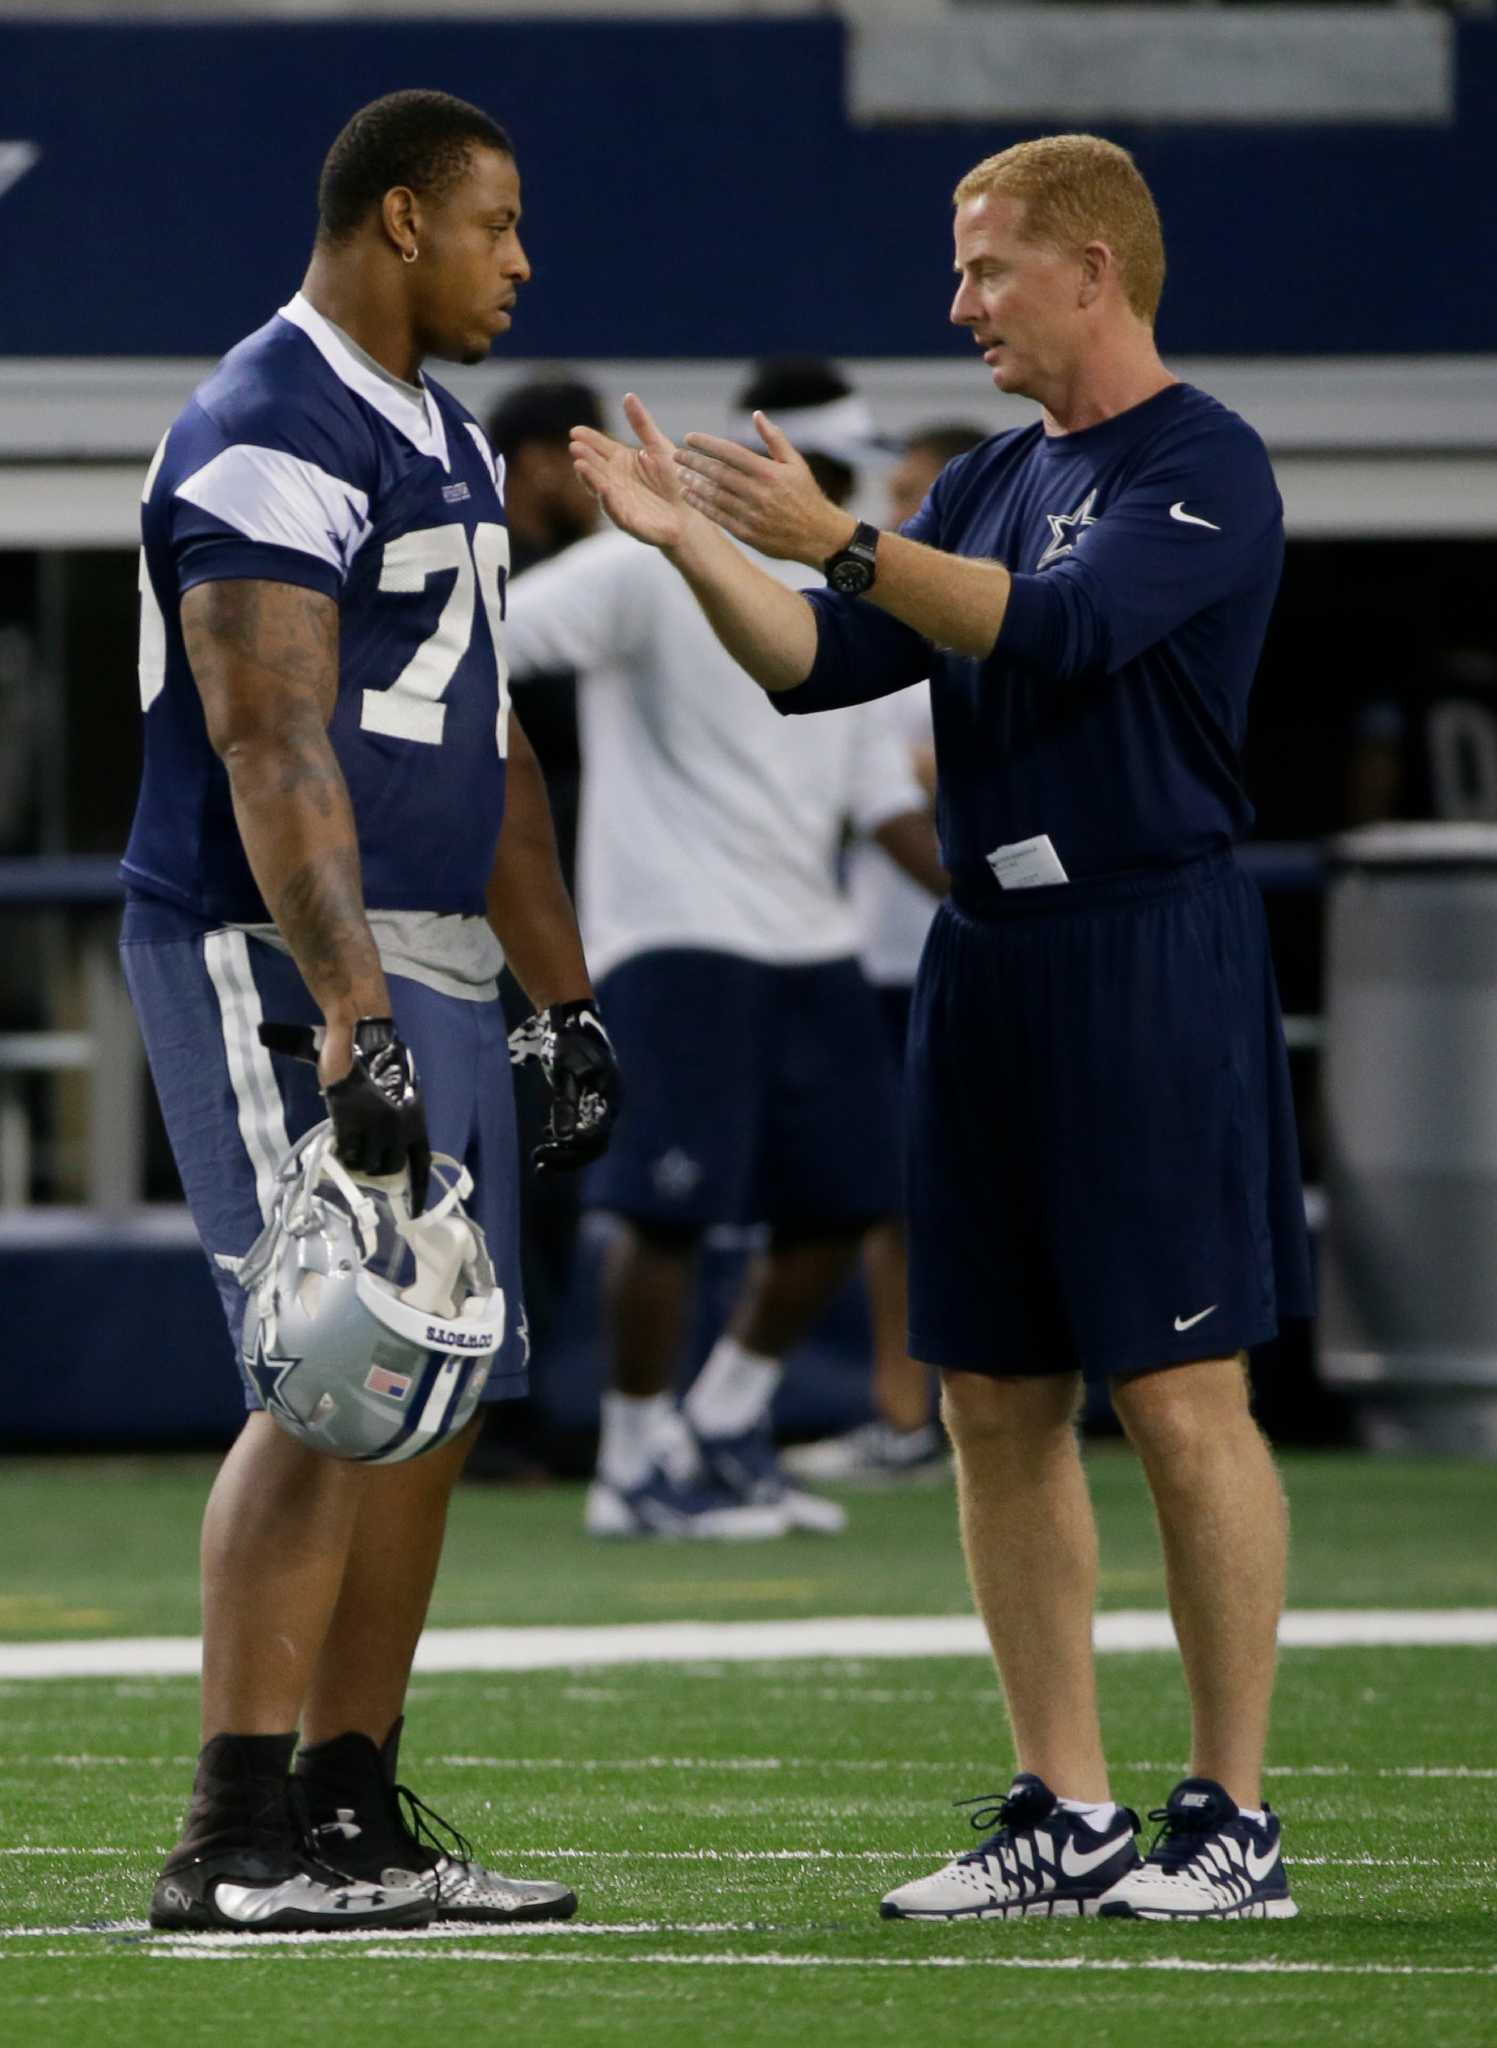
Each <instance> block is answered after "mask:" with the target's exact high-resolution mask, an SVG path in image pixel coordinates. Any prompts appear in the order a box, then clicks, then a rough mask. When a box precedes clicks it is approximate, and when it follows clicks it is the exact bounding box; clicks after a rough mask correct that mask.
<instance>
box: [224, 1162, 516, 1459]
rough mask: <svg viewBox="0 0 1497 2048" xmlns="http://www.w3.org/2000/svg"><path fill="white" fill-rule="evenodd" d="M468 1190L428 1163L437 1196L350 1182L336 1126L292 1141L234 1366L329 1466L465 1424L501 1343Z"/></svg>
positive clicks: (397, 1454) (427, 1443)
mask: <svg viewBox="0 0 1497 2048" xmlns="http://www.w3.org/2000/svg"><path fill="white" fill-rule="evenodd" d="M472 1188H473V1183H472V1179H471V1177H470V1175H469V1174H468V1172H467V1170H466V1169H465V1168H464V1167H462V1166H461V1165H459V1163H458V1162H457V1161H456V1160H455V1159H450V1158H447V1157H446V1156H445V1155H442V1154H438V1155H437V1156H436V1157H435V1158H434V1159H433V1160H432V1195H433V1197H434V1199H432V1200H431V1201H430V1202H429V1203H428V1206H427V1207H426V1209H425V1210H424V1211H423V1212H422V1213H421V1214H420V1215H419V1216H413V1215H412V1214H411V1210H410V1203H409V1199H408V1197H409V1183H408V1180H406V1179H405V1178H404V1177H401V1178H399V1179H396V1178H393V1177H384V1178H381V1179H377V1180H376V1179H373V1178H363V1177H359V1176H355V1175H353V1174H350V1173H349V1172H348V1171H347V1169H346V1168H345V1167H344V1166H343V1165H342V1163H341V1162H340V1161H339V1159H338V1157H337V1154H336V1152H335V1150H334V1144H333V1129H332V1125H331V1124H330V1123H323V1124H318V1125H317V1126H316V1127H315V1128H314V1129H313V1130H311V1131H309V1132H308V1133H307V1134H306V1136H305V1137H303V1138H302V1139H300V1140H299V1141H298V1143H297V1144H296V1145H294V1146H293V1147H292V1149H291V1151H290V1153H289V1154H288V1155H287V1157H286V1159H285V1161H284V1162H283V1164H282V1166H281V1168H280V1171H279V1173H278V1174H277V1177H276V1187H275V1196H274V1201H273V1205H272V1211H271V1217H270V1221H269V1222H268V1223H267V1224H266V1226H265V1229H264V1230H263V1231H262V1232H261V1234H260V1237H259V1238H258V1239H257V1241H256V1242H255V1244H254V1245H253V1246H251V1248H250V1250H249V1252H248V1253H247V1254H246V1256H245V1258H244V1261H243V1264H242V1266H241V1267H240V1270H239V1280H240V1284H241V1286H243V1288H244V1289H245V1292H246V1294H247V1295H248V1297H249V1299H248V1303H247V1307H246V1311H245V1324H244V1344H243V1353H244V1370H245V1377H246V1379H247V1380H248V1382H249V1384H250V1387H251V1389H252V1390H253V1391H254V1393H255V1394H256V1395H257V1396H258V1398H259V1399H260V1401H261V1402H262V1403H263V1404H264V1407H265V1409H266V1411H267V1413H269V1414H270V1415H271V1416H272V1417H273V1418H274V1419H275V1421H276V1422H278V1423H279V1424H280V1425H281V1427H282V1428H283V1429H285V1430H287V1431H288V1432H289V1433H290V1434H291V1435H292V1436H294V1437H296V1438H298V1439H299V1440H300V1441H301V1442H303V1443H305V1444H307V1445H309V1446H310V1447H311V1448H312V1449H314V1450H318V1451H322V1452H325V1453H326V1454H327V1455H328V1456H330V1457H335V1458H348V1459H354V1460H357V1461H359V1462H361V1463H365V1464H393V1463H397V1462H399V1461H402V1460H405V1459H408V1458H414V1457H419V1456H420V1455H421V1454H422V1453H423V1452H425V1451H429V1450H433V1449H435V1448H436V1447H437V1445H439V1444H443V1443H446V1442H448V1441H449V1440H450V1439H451V1438H452V1437H453V1436H455V1435H456V1434H457V1432H458V1431H459V1430H461V1429H463V1428H464V1427H465V1426H466V1425H467V1423H468V1422H469V1421H470V1420H471V1419H472V1416H473V1412H474V1410H475V1409H476V1407H477V1405H478V1398H479V1395H480V1394H481V1393H482V1391H483V1387H484V1384H485V1382H486V1380H487V1378H488V1374H489V1367H490V1364H491V1362H492V1360H493V1358H494V1355H495V1353H496V1352H497V1351H498V1350H499V1347H500V1345H501V1344H502V1343H503V1341H504V1327H505V1301H504V1294H503V1290H502V1289H501V1288H500V1287H498V1286H497V1284H496V1282H495V1277H494V1267H493V1262H492V1261H491V1259H490V1258H489V1253H488V1246H487V1244H486V1243H485V1240H484V1235H483V1232H482V1230H481V1229H480V1228H479V1226H478V1225H477V1223H475V1222H474V1221H473V1219H472V1217H471V1216H469V1215H468V1213H467V1211H466V1209H465V1208H464V1207H463V1203H464V1200H465V1198H466V1197H467V1196H468V1195H469V1194H471V1192H472Z"/></svg>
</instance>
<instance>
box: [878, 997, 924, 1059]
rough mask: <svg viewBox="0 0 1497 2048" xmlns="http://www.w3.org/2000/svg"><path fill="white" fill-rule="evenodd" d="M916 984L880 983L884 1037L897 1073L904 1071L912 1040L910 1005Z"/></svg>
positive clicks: (880, 1006) (880, 1004)
mask: <svg viewBox="0 0 1497 2048" xmlns="http://www.w3.org/2000/svg"><path fill="white" fill-rule="evenodd" d="M914 996H915V989H914V984H913V983H912V982H908V981H881V982H880V983H879V984H878V1006H879V1008H880V1010H882V1012H883V1015H884V1037H885V1039H886V1040H887V1042H888V1047H889V1057H890V1058H891V1059H892V1060H893V1062H894V1071H895V1073H896V1074H903V1073H904V1063H905V1055H906V1053H907V1052H908V1050H909V1042H910V1005H911V1003H912V1002H913V1001H914Z"/></svg>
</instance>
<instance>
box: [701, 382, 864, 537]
mask: <svg viewBox="0 0 1497 2048" xmlns="http://www.w3.org/2000/svg"><path fill="white" fill-rule="evenodd" d="M753 418H754V425H755V426H756V427H757V428H758V430H759V438H760V440H762V441H763V443H764V446H765V449H766V450H767V453H765V454H763V455H760V454H758V453H756V452H755V450H754V449H752V448H744V447H742V446H741V445H740V444H739V443H738V442H737V441H724V440H721V439H719V437H718V436H717V435H715V434H688V435H687V436H686V439H685V441H684V442H683V443H682V444H681V446H680V447H679V448H677V449H675V450H674V451H673V452H674V457H675V462H676V466H677V468H678V470H679V472H680V474H681V477H682V481H683V485H684V490H685V497H686V502H687V504H688V505H690V506H692V507H694V508H695V509H696V510H697V511H698V512H702V513H705V514H706V516H707V518H709V519H710V520H712V522H713V523H714V524H715V525H717V526H721V527H722V528H723V529H724V530H725V531H726V532H728V533H731V534H733V535H734V536H735V537H736V538H737V539H738V540H741V541H746V542H747V543H748V545H749V546H750V547H751V548H757V549H758V551H759V553H760V554H761V555H773V556H775V557H777V558H778V559H779V560H780V561H785V562H804V563H805V564H806V566H807V567H808V568H812V569H819V568H820V567H821V565H822V563H823V562H824V561H825V560H826V558H827V556H828V555H834V554H835V553H836V552H837V550H838V549H839V548H841V547H845V546H846V545H847V542H848V541H849V540H850V539H851V537H852V532H853V528H854V527H855V526H856V524H857V522H856V520H855V519H854V518H853V517H852V515H851V513H849V512H843V511H840V510H839V509H838V507H837V506H835V505H834V504H833V503H832V501H831V499H830V498H828V497H826V496H824V495H823V493H822V490H821V487H820V485H819V484H818V483H817V481H816V479H815V477H814V476H812V474H811V470H810V466H809V465H808V463H807V462H806V459H805V457H804V456H803V455H800V454H798V453H797V451H796V450H795V449H794V448H793V447H792V446H791V445H790V442H789V441H788V440H787V439H786V437H785V435H784V434H782V433H781V431H780V429H779V428H778V427H777V426H776V425H775V423H774V421H773V420H772V419H770V418H769V417H768V415H767V414H765V413H762V412H756V413H755V414H754V416H753Z"/></svg>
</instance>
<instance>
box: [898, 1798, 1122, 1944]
mask: <svg viewBox="0 0 1497 2048" xmlns="http://www.w3.org/2000/svg"><path fill="white" fill-rule="evenodd" d="M957 1803H958V1804H959V1805H968V1804H973V1803H976V1804H977V1808H978V1810H977V1812H976V1813H974V1814H973V1816H972V1825H973V1827H975V1828H985V1827H990V1826H991V1825H992V1823H993V1822H994V1821H995V1820H996V1821H997V1823H998V1827H997V1831H996V1833H993V1834H990V1835H989V1836H988V1837H987V1839H986V1840H985V1841H983V1842H981V1843H979V1844H978V1846H977V1848H975V1849H969V1850H968V1851H967V1852H966V1854H965V1855H963V1856H958V1857H956V1858H955V1859H954V1860H953V1861H952V1862H950V1863H947V1864H945V1865H944V1866H943V1867H942V1868H941V1869H940V1870H937V1871H934V1872H933V1873H932V1874H931V1875H930V1876H929V1877H917V1878H916V1879H915V1880H914V1882H913V1883H911V1884H902V1885H900V1886H899V1888H898V1890H897V1891H892V1892H890V1893H889V1894H888V1896H887V1897H886V1898H885V1899H884V1901H883V1903H882V1904H881V1905H880V1907H879V1912H880V1914H881V1915H882V1917H883V1918H884V1919H885V1920H1021V1919H1023V1918H1024V1917H1025V1916H1026V1915H1027V1914H1040V1915H1042V1916H1044V1917H1046V1918H1056V1919H1058V1918H1060V1917H1062V1916H1063V1915H1070V1916H1071V1917H1073V1918H1075V1917H1078V1916H1080V1915H1082V1914H1091V1913H1095V1912H1096V1910H1097V1906H1098V1904H1099V1902H1100V1900H1101V1899H1102V1897H1103V1895H1104V1894H1105V1893H1107V1892H1108V1891H1110V1890H1112V1889H1113V1887H1114V1886H1115V1885H1116V1884H1117V1882H1118V1880H1119V1878H1121V1877H1123V1876H1124V1875H1125V1874H1126V1873H1127V1872H1128V1871H1130V1870H1132V1869H1134V1868H1136V1866H1137V1864H1138V1850H1137V1848H1136V1847H1135V1845H1134V1840H1133V1837H1134V1835H1135V1834H1136V1833H1137V1832H1138V1815H1137V1814H1136V1813H1133V1812H1132V1811H1131V1810H1130V1809H1129V1808H1128V1807H1126V1806H1120V1807H1118V1808H1117V1810H1116V1812H1115V1813H1114V1814H1113V1817H1112V1819H1111V1820H1110V1821H1109V1822H1108V1824H1107V1826H1106V1827H1104V1828H1100V1829H1098V1828H1094V1827H1092V1826H1091V1824H1090V1823H1089V1822H1088V1821H1087V1820H1085V1819H1084V1818H1083V1817H1082V1815H1080V1814H1079V1813H1070V1812H1068V1811H1067V1810H1066V1809H1065V1808H1064V1807H1063V1806H1061V1805H1060V1804H1059V1802H1058V1801H1057V1799H1056V1797H1055V1794H1054V1793H1053V1792H1052V1791H1051V1790H1050V1787H1049V1786H1048V1785H1047V1784H1046V1783H1045V1782H1044V1780H1043V1779H1042V1778H1037V1777H1036V1776H1035V1775H1034V1773H1033V1772H1032V1771H1021V1772H1020V1773H1019V1775H1018V1777H1016V1778H1015V1779H1014V1782H1013V1787H1012V1789H1011V1791H1010V1792H1009V1794H1008V1796H1007V1797H1006V1798H1004V1799H994V1798H987V1799H984V1800H982V1801H980V1802H971V1801H967V1800H959V1801H958V1802H957Z"/></svg>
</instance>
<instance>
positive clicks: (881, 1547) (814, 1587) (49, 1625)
mask: <svg viewBox="0 0 1497 2048" xmlns="http://www.w3.org/2000/svg"><path fill="white" fill-rule="evenodd" d="M1088 1465H1089V1469H1090V1473H1091V1480H1092V1488H1093V1493H1094V1496H1095V1498H1096V1501H1097V1510H1098V1518H1099V1521H1100V1523H1101V1529H1102V1603H1103V1605H1104V1606H1107V1607H1161V1606H1163V1604H1164V1578H1163V1574H1162V1572H1161V1570H1160V1566H1159V1549H1158V1543H1157V1540H1156V1537H1155V1532H1154V1525H1153V1518H1152V1515H1151V1513H1150V1510H1149V1504H1148V1498H1147V1495H1146V1493H1145V1491H1144V1488H1143V1483H1142V1481H1141V1479H1140V1477H1139V1473H1138V1468H1137V1465H1136V1463H1135V1461H1134V1460H1133V1459H1132V1458H1131V1457H1130V1456H1129V1455H1128V1454H1127V1453H1126V1452H1124V1451H1122V1450H1118V1449H1115V1448H1113V1447H1112V1446H1104V1447H1102V1448H1100V1449H1093V1450H1092V1451H1091V1453H1090V1454H1089V1458H1088ZM1283 1469H1284V1474H1285V1479H1286V1482H1287V1484H1288V1488H1289V1495H1290V1501H1291V1506H1292V1510H1293V1518H1294V1562H1293V1569H1292V1576H1291V1583H1290V1600H1291V1603H1292V1604H1293V1605H1295V1606H1298V1607H1460V1606H1486V1605H1489V1604H1497V1470H1494V1468H1493V1467H1492V1466H1490V1465H1479V1464H1475V1463H1472V1464H1466V1463H1462V1462H1457V1461H1454V1460H1438V1459H1415V1458H1383V1459H1378V1460H1376V1461H1370V1460H1368V1459H1365V1458H1362V1457H1359V1456H1352V1455H1348V1454H1344V1453H1343V1454H1339V1455H1338V1454H1327V1455H1298V1456H1290V1457H1287V1458H1285V1459H1284V1461H1283ZM212 1474H213V1462H212V1461H211V1460H209V1459H204V1458H154V1459H150V1458H116V1459H37V1460H21V1459H14V1460H6V1461H3V1462H0V1555H3V1556H4V1557H5V1559H6V1569H5V1574H4V1581H3V1591H0V1640H4V1639H6V1638H9V1639H11V1640H21V1639H36V1638H41V1637H47V1636H52V1635H58V1636H70V1637H71V1636H108V1635H157V1634H165V1635H173V1634H190V1633H194V1632H195V1631H196V1629H197V1626H198V1601H197V1542H198V1523H199V1520H200V1518H201V1515H202V1508H203V1501H204V1499H205V1498H206V1495H207V1491H208V1487H209V1484H210V1483H211V1480H212ZM845 1498H846V1500H847V1504H848V1508H849V1511H850V1514H851V1516H852V1526H851V1530H850V1533H849V1537H848V1538H847V1539H846V1540H844V1541H840V1542H834V1543H829V1542H826V1541H823V1540H820V1539H817V1538H814V1537H812V1538H798V1539H791V1540H788V1541H785V1542H781V1543H770V1544H738V1545H727V1546H716V1545H712V1544H686V1545H657V1546H653V1547H651V1548H649V1549H645V1550H641V1549H639V1548H636V1547H634V1546H631V1545H628V1544H624V1545H608V1544H599V1543H596V1542H592V1541H589V1540H588V1539H587V1538H586V1537H584V1536H583V1534H582V1529H581V1496H580V1494H579V1492H578V1491H577V1489H575V1488H573V1487H566V1486H558V1487H552V1488H541V1489H536V1490H530V1489H513V1488H506V1487H492V1486H483V1485H476V1484H475V1485H468V1486H465V1487H463V1488H462V1489H461V1490H460V1492H459V1494H458V1497H457V1500H456V1502H455V1504H454V1509H453V1514H452V1522H451V1529H450V1534H449V1537H448V1543H447V1553H446V1556H445V1558H444V1561H443V1566H442V1576H441V1579H440V1581H439V1583H438V1587H437V1598H436V1604H435V1607H434V1609H433V1612H432V1621H433V1623H435V1624H437V1625H439V1626H444V1627H472V1626H479V1625H484V1624H500V1623H502V1624H509V1625H514V1626H523V1625H525V1624H528V1623H535V1622H575V1623H588V1622H605V1621H609V1622H627V1621H669V1620H677V1619H683V1620H697V1619H710V1620H740V1621H747V1620H753V1619H755V1618H763V1619H766V1620H767V1619H770V1618H783V1617H796V1616H814V1615H817V1614H959V1613H962V1612H964V1611H965V1610H966V1608H967V1604H968V1603H967V1593H966V1586H965V1583H964V1580H963V1577H962V1568H961V1560H960V1558H959V1556H958V1553H957V1545H956V1533H955V1517H954V1512H953V1508H952V1501H951V1493H950V1489H949V1487H944V1486H932V1487H925V1488H914V1489H909V1490H905V1491H902V1492H889V1493H859V1494H848V1495H846V1496H845Z"/></svg>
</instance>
